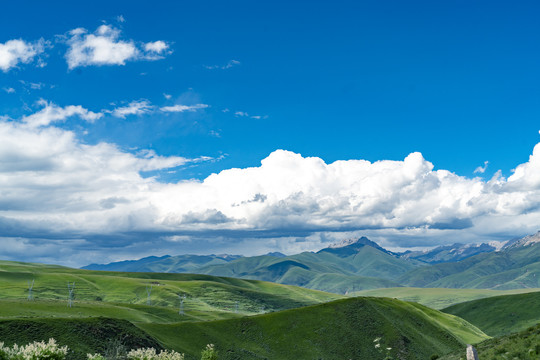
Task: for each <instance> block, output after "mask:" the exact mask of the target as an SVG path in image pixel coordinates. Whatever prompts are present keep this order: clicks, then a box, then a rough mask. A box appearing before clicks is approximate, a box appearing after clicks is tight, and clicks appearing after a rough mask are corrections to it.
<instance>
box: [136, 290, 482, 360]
mask: <svg viewBox="0 0 540 360" xmlns="http://www.w3.org/2000/svg"><path fill="white" fill-rule="evenodd" d="M140 327H141V328H142V329H144V330H146V331H147V332H148V333H149V334H151V335H152V336H153V337H155V338H156V339H158V340H159V341H160V342H161V343H162V344H164V345H165V346H166V347H170V348H173V349H175V350H177V351H181V352H185V353H186V354H187V355H188V356H189V358H193V359H195V358H196V356H197V355H198V354H199V353H200V349H201V348H202V347H203V346H204V345H205V344H207V343H214V344H216V347H217V349H218V351H219V352H220V359H295V360H296V359H383V358H384V357H385V356H386V355H391V356H392V357H393V358H394V359H428V358H429V357H430V356H431V355H432V354H434V353H436V354H439V355H442V354H445V353H448V352H451V351H455V350H457V349H460V348H462V347H463V346H464V344H465V343H477V342H479V341H482V340H484V339H486V338H487V336H486V335H485V334H484V333H482V332H481V331H480V330H478V329H477V328H475V327H474V326H472V325H471V324H469V323H467V322H466V321H464V320H462V319H460V318H457V317H454V316H449V315H448V314H444V313H441V312H439V311H437V310H433V309H430V308H427V307H425V306H422V305H419V304H415V303H407V302H403V301H400V300H395V299H383V298H351V299H345V300H337V301H333V302H329V303H325V304H320V305H314V306H309V307H303V308H299V309H292V310H286V311H282V312H276V313H271V314H265V315H258V316H252V317H247V318H241V319H230V320H221V321H209V322H185V323H177V324H151V323H145V324H140ZM376 339H379V340H378V341H377V340H376ZM377 344H380V345H379V347H377V346H376V345H377ZM387 348H391V349H390V350H387Z"/></svg>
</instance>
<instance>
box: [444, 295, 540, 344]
mask: <svg viewBox="0 0 540 360" xmlns="http://www.w3.org/2000/svg"><path fill="white" fill-rule="evenodd" d="M442 311H444V312H445V313H448V314H453V315H456V316H459V317H461V318H463V319H465V320H467V321H468V322H470V323H471V324H474V325H475V326H477V327H478V328H479V329H482V331H484V332H485V333H486V334H488V335H490V336H499V335H506V334H510V333H513V332H517V331H521V330H524V329H526V328H528V327H530V326H533V325H536V324H538V323H540V292H533V293H528V294H518V295H506V296H495V297H490V298H486V299H480V300H473V301H468V302H464V303H461V304H456V305H453V306H450V307H448V308H446V309H443V310H442Z"/></svg>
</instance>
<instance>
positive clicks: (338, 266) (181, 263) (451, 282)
mask: <svg viewBox="0 0 540 360" xmlns="http://www.w3.org/2000/svg"><path fill="white" fill-rule="evenodd" d="M539 242H540V232H538V233H536V234H534V235H529V236H526V237H524V238H520V239H514V240H510V241H507V242H491V243H488V244H485V243H484V244H479V245H478V244H459V243H456V244H453V245H448V246H439V247H436V248H434V249H431V250H426V251H406V252H403V253H394V252H391V251H389V250H386V249H384V248H382V247H381V246H379V245H378V244H377V243H375V242H373V241H371V240H369V239H368V238H366V237H361V238H359V239H353V240H347V241H344V242H341V243H339V244H334V245H331V246H329V247H327V248H324V249H322V250H319V251H318V252H303V253H300V254H295V255H289V256H285V255H283V254H281V253H270V254H266V255H261V256H251V257H243V256H239V255H177V256H163V257H153V256H151V257H146V258H143V259H140V260H131V261H121V262H113V263H110V264H91V265H88V266H85V267H83V269H88V270H107V271H130V272H173V273H174V272H178V273H186V272H189V273H199V274H208V275H214V276H226V277H235V278H243V279H254V280H264V281H271V282H275V283H281V284H287V285H297V286H302V287H306V288H309V289H316V290H323V291H329V292H334V293H341V294H344V293H348V292H351V291H358V290H366V289H376V288H385V287H398V286H414V287H444V288H478V289H501V290H502V289H517V288H527V287H540V286H539V285H540V284H539V281H538V280H537V278H539V277H540V245H538V243H539ZM537 273H538V275H537Z"/></svg>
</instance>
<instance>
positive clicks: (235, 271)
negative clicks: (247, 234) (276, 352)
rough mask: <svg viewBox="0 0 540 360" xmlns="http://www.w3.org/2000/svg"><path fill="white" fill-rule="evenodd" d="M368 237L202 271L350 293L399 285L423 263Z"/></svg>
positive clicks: (241, 261) (242, 260)
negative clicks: (398, 253) (410, 272)
mask: <svg viewBox="0 0 540 360" xmlns="http://www.w3.org/2000/svg"><path fill="white" fill-rule="evenodd" d="M373 244H374V245H373V246H372V245H371V242H370V241H369V240H367V239H365V238H362V239H360V240H358V241H357V242H355V243H352V244H351V245H348V246H344V247H340V248H328V249H323V250H321V251H319V252H318V253H311V252H304V253H301V254H296V255H291V256H287V257H280V258H278V257H273V256H256V257H246V258H239V259H236V260H233V261H230V262H227V263H224V264H220V265H214V266H205V267H202V268H200V269H198V270H197V272H199V273H204V274H211V275H216V276H218V275H220V276H232V277H237V278H245V279H259V280H265V281H272V282H276V283H280V284H288V285H297V286H302V287H305V288H308V289H317V290H322V291H331V292H336V293H342V294H344V293H346V292H351V291H358V290H363V289H375V288H382V287H395V286H399V284H398V282H396V281H395V280H396V279H397V278H398V277H400V276H401V275H403V274H405V273H407V272H408V271H410V270H411V269H413V268H415V267H418V266H420V265H421V264H420V263H419V262H418V261H416V260H405V259H400V258H397V257H395V256H393V255H391V254H390V253H389V252H387V251H386V250H384V249H382V248H380V247H378V246H377V245H376V244H375V243H373Z"/></svg>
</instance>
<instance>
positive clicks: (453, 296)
mask: <svg viewBox="0 0 540 360" xmlns="http://www.w3.org/2000/svg"><path fill="white" fill-rule="evenodd" d="M538 291H540V288H527V289H513V290H488V289H449V288H411V287H393V288H381V289H373V290H363V291H356V292H354V293H349V295H350V296H377V297H391V298H396V299H400V300H405V301H413V302H417V303H419V304H422V305H426V306H429V307H431V308H434V309H439V310H440V309H444V308H446V307H449V306H451V305H454V304H459V303H462V302H465V301H470V300H476V299H482V298H488V297H493V296H502V295H514V294H524V293H531V292H538Z"/></svg>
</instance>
